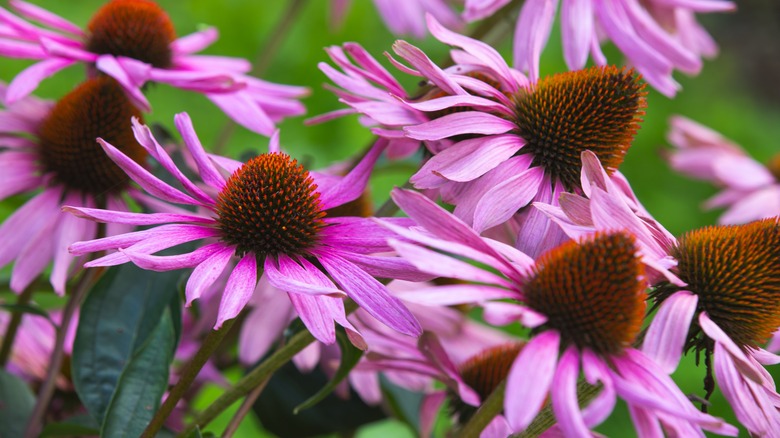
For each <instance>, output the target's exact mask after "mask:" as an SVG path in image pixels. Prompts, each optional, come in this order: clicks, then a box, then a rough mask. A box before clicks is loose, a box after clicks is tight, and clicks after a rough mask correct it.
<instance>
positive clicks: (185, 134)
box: [173, 113, 225, 190]
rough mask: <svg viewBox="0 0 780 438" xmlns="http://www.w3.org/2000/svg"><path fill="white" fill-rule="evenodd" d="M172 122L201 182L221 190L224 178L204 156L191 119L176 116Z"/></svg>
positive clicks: (184, 115)
mask: <svg viewBox="0 0 780 438" xmlns="http://www.w3.org/2000/svg"><path fill="white" fill-rule="evenodd" d="M173 121H174V123H175V125H176V129H178V130H179V132H180V133H181V136H182V140H184V144H185V145H187V149H188V150H189V151H190V153H191V154H192V158H194V159H195V164H196V165H197V166H198V174H199V175H200V177H201V178H203V182H205V183H206V184H208V185H210V186H211V187H214V188H216V189H219V190H221V189H222V188H223V187H224V186H225V177H224V176H222V174H221V173H219V171H218V170H217V168H216V167H214V163H213V162H212V161H211V160H210V159H209V158H208V156H207V155H206V151H205V150H204V149H203V146H202V145H201V144H200V139H198V135H197V134H196V133H195V128H194V127H193V126H192V119H190V116H189V114H187V113H179V114H176V115H175V116H174V118H173Z"/></svg>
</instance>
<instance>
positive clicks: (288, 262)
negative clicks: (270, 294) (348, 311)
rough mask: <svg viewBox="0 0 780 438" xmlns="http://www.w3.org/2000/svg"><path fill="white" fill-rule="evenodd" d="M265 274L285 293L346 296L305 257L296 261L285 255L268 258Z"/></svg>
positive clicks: (272, 283)
mask: <svg viewBox="0 0 780 438" xmlns="http://www.w3.org/2000/svg"><path fill="white" fill-rule="evenodd" d="M265 273H266V275H267V276H268V282H269V283H271V285H272V286H274V287H277V288H279V289H281V290H283V291H287V292H293V293H298V294H309V295H330V296H333V297H344V296H346V294H344V292H343V291H341V290H340V289H339V288H337V287H336V285H335V284H333V282H332V281H330V279H328V277H327V276H325V274H323V273H322V272H320V270H319V269H317V268H316V267H315V266H314V265H312V264H311V263H310V262H309V261H307V260H306V259H305V258H303V257H301V258H296V260H293V259H292V258H290V257H289V256H286V255H284V254H279V255H278V256H276V257H266V259H265Z"/></svg>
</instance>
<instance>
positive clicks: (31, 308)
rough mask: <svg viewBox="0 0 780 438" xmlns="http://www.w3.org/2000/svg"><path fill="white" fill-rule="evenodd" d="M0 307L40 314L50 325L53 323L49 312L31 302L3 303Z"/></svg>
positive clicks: (11, 310) (12, 310)
mask: <svg viewBox="0 0 780 438" xmlns="http://www.w3.org/2000/svg"><path fill="white" fill-rule="evenodd" d="M0 308H3V309H7V310H8V311H9V312H22V313H29V314H30V315H37V316H42V317H44V318H46V320H47V321H49V322H50V323H51V325H55V324H54V321H52V320H51V318H50V317H49V312H47V311H45V310H43V309H41V308H40V307H38V306H35V305H33V304H10V303H3V304H0Z"/></svg>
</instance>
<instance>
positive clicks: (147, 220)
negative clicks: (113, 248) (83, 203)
mask: <svg viewBox="0 0 780 438" xmlns="http://www.w3.org/2000/svg"><path fill="white" fill-rule="evenodd" d="M62 211H64V212H66V213H71V214H73V215H74V216H76V217H78V218H81V219H89V220H93V221H96V222H111V223H120V224H129V225H159V224H168V223H172V222H185V223H188V222H189V223H201V224H207V223H214V219H213V218H208V217H203V216H195V215H190V214H175V213H132V212H129V211H112V210H101V209H98V208H86V207H72V206H69V205H65V206H63V207H62Z"/></svg>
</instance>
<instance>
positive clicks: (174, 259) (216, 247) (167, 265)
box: [119, 242, 225, 272]
mask: <svg viewBox="0 0 780 438" xmlns="http://www.w3.org/2000/svg"><path fill="white" fill-rule="evenodd" d="M224 247H225V245H224V244H223V243H221V242H218V243H212V244H209V245H206V246H202V247H200V248H198V249H196V250H195V251H192V252H188V253H184V254H177V255H172V256H155V255H150V254H144V253H142V252H136V251H133V250H132V249H120V250H119V251H120V252H121V253H123V254H124V255H126V256H127V258H128V259H130V261H131V262H133V263H134V264H135V265H136V266H138V267H139V268H142V269H146V270H149V271H157V272H165V271H173V270H176V269H186V268H192V267H194V266H196V265H200V264H201V263H203V261H205V260H206V259H209V258H211V257H213V256H214V254H217V253H219V252H220V251H222V250H223V249H224Z"/></svg>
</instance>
